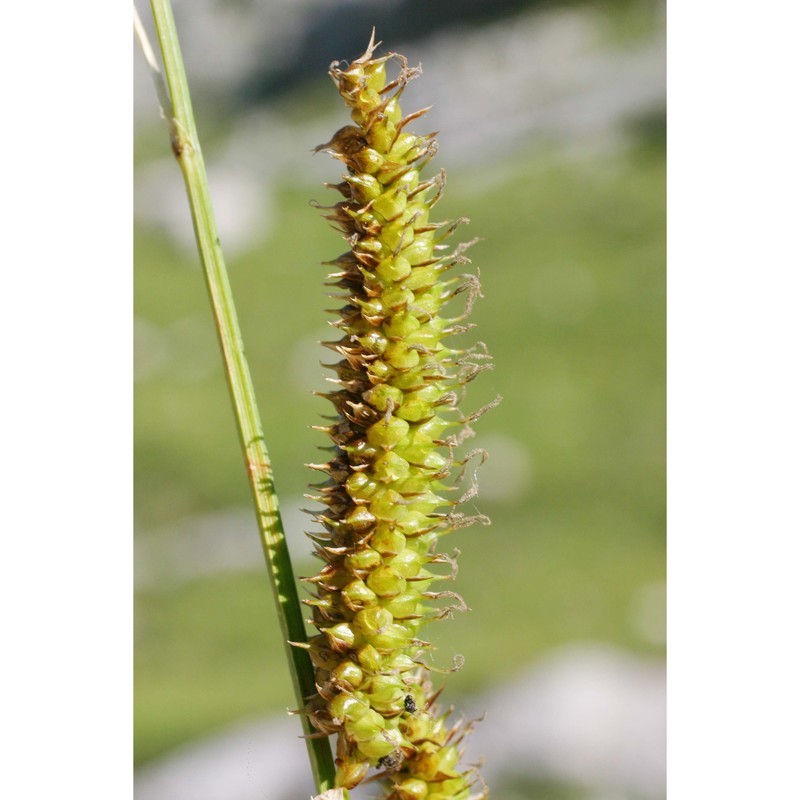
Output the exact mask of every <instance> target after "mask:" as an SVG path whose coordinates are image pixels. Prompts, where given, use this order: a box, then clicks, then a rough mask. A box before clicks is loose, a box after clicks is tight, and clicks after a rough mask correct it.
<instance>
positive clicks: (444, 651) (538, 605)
mask: <svg viewBox="0 0 800 800" xmlns="http://www.w3.org/2000/svg"><path fill="white" fill-rule="evenodd" d="M659 133H660V132H659ZM647 141H648V142H650V144H648V143H647V142H645V143H644V144H643V145H642V146H640V147H637V148H634V149H632V150H630V151H626V152H624V153H620V154H619V155H616V156H607V155H605V156H603V157H594V158H591V157H585V158H582V159H576V158H572V159H566V158H563V157H561V156H558V155H557V154H555V155H554V154H546V153H542V152H537V153H535V154H529V155H528V156H527V157H525V156H520V157H517V158H515V159H514V161H513V162H511V163H505V164H500V165H497V166H492V167H491V168H489V167H483V168H480V167H479V168H477V169H475V170H470V171H469V173H467V172H466V171H464V170H461V171H455V170H454V171H450V172H449V174H448V178H449V185H448V191H447V194H446V197H445V199H444V200H443V201H442V203H441V204H440V206H439V207H438V208H437V212H438V216H439V218H445V217H453V216H459V215H462V214H468V215H469V216H470V217H471V219H472V224H471V226H470V227H469V228H468V229H467V231H466V233H465V235H464V236H463V237H462V238H467V237H468V236H474V235H479V236H481V238H482V240H483V241H482V242H481V243H480V244H478V245H476V246H475V247H474V248H473V250H472V251H471V253H470V254H471V256H472V257H473V260H474V262H475V264H474V266H475V267H479V268H480V270H481V276H482V282H483V288H484V293H485V295H486V299H485V300H483V301H481V302H480V303H478V305H477V306H476V309H475V313H474V314H473V317H472V321H473V322H476V323H477V324H478V328H477V330H476V331H474V332H473V334H474V335H472V334H471V336H472V340H473V341H474V340H475V339H476V338H480V339H482V340H484V341H486V342H487V343H488V344H489V347H490V350H491V352H492V353H493V355H494V357H495V361H496V369H495V370H494V371H493V372H491V373H487V374H484V375H482V376H481V377H480V378H479V379H478V380H477V381H475V383H473V384H471V386H470V392H469V394H468V397H467V401H466V403H465V408H466V409H468V410H469V409H472V408H477V407H479V406H480V405H481V404H482V403H484V402H487V401H488V400H490V399H491V398H492V397H494V395H495V394H496V393H501V394H502V395H504V398H505V399H504V402H503V403H502V404H501V406H500V407H499V408H498V409H496V410H495V411H493V412H492V413H491V414H489V415H487V416H486V417H484V418H483V419H482V420H481V421H480V423H479V424H478V425H477V426H476V428H477V430H478V437H477V438H476V440H475V443H476V444H477V445H480V444H481V441H482V440H484V439H490V440H491V439H492V438H494V439H495V440H497V439H498V437H499V438H500V440H501V441H504V442H511V443H512V445H513V446H514V448H516V449H515V451H514V452H516V453H517V455H518V456H520V457H521V458H523V461H524V462H525V463H526V464H527V469H528V470H529V471H530V475H531V477H530V479H529V480H527V481H526V482H525V483H524V485H523V486H522V487H521V488H519V487H518V488H516V489H513V488H512V489H510V490H509V491H508V492H507V493H506V494H505V496H504V495H503V492H502V486H503V484H504V482H505V483H508V484H509V485H513V484H514V479H513V476H506V475H505V474H504V473H503V463H502V460H503V459H502V457H501V458H499V459H498V460H492V459H490V461H489V462H487V464H486V466H485V467H484V469H485V470H487V471H488V470H492V473H491V474H492V481H493V484H494V485H496V486H497V485H499V486H500V492H499V494H498V492H497V490H495V491H494V492H493V493H492V496H495V497H497V498H498V499H496V500H495V501H492V500H491V496H490V498H489V499H482V498H480V497H479V498H478V501H477V504H476V505H477V508H478V509H479V510H480V511H481V512H484V513H487V514H489V515H490V516H491V517H492V519H493V525H492V527H489V528H484V527H480V526H476V527H473V528H470V529H468V530H466V531H461V532H459V533H458V534H457V535H456V536H454V537H453V538H452V541H448V540H447V539H446V540H445V542H444V546H446V547H448V548H450V549H452V547H458V548H460V549H461V551H462V555H461V558H460V566H461V572H460V574H459V577H458V582H457V586H456V588H457V590H458V591H459V592H460V593H462V594H463V595H464V597H465V599H466V600H467V602H468V604H469V605H470V606H471V608H472V609H473V611H472V612H471V613H469V614H465V615H459V616H457V617H456V618H455V619H453V620H451V621H448V622H446V623H442V624H440V625H439V624H437V625H436V626H435V627H434V628H432V629H431V630H430V638H431V639H432V640H433V641H434V643H435V644H436V645H437V646H438V650H437V653H436V654H435V659H436V663H437V664H439V665H441V666H447V665H449V663H450V661H451V659H452V656H453V655H454V654H455V653H463V654H464V655H465V656H466V659H467V661H466V668H465V669H464V670H462V671H461V672H459V673H457V674H454V675H452V676H451V677H450V678H449V680H448V697H449V698H450V699H452V698H453V697H456V696H457V695H458V694H459V693H460V692H465V691H472V690H476V689H479V688H481V687H486V686H488V685H490V684H493V683H495V682H497V681H499V680H502V679H503V677H505V676H510V675H512V674H514V673H515V671H517V670H518V669H519V668H521V667H522V666H523V664H525V663H526V662H528V661H529V660H530V659H532V658H535V657H536V656H537V655H539V654H541V653H542V652H543V650H545V649H546V648H548V647H551V646H554V645H557V644H559V643H563V642H566V641H570V640H574V639H596V640H604V641H610V642H615V643H618V644H621V645H624V646H627V647H630V648H633V649H637V650H640V651H645V652H658V653H660V652H662V648H661V646H660V645H653V644H651V643H649V642H648V641H647V640H646V639H645V638H643V637H642V636H641V633H640V632H639V631H638V629H637V628H636V627H635V626H634V625H632V624H631V613H632V603H634V600H635V597H636V596H637V592H638V591H639V590H640V589H641V588H642V587H644V586H647V585H650V584H652V583H654V582H660V581H663V579H664V490H665V464H664V460H665V454H664V419H665V412H664V402H665V397H664V391H665V390H664V380H665V343H664V336H665V276H664V249H665V242H664V217H665V198H664V194H665V190H664V181H665V175H664V172H665V169H664V154H663V150H662V148H661V146H660V144H659V142H658V136H654V137H653V136H651V137H650V138H649V139H648V140H647ZM442 163H444V157H442ZM445 166H446V164H445ZM336 174H337V173H336V168H335V166H333V165H332V167H331V179H334V178H335V175H336ZM212 189H213V187H212ZM310 197H316V198H317V199H319V200H320V201H325V200H326V199H328V200H330V198H326V196H325V191H324V190H323V189H317V188H310V187H299V188H298V187H295V188H289V187H284V188H282V189H281V191H280V196H279V199H278V202H277V203H276V204H275V208H276V209H277V212H276V213H277V219H274V220H272V227H271V230H272V233H271V234H270V235H269V236H268V238H267V239H266V240H265V241H264V242H263V243H262V244H261V245H260V246H259V247H258V248H256V249H254V250H253V251H252V252H249V253H246V254H244V255H242V256H240V257H238V258H236V259H235V260H233V261H231V263H230V268H231V282H232V285H233V291H234V295H235V297H236V299H237V303H238V305H239V314H240V321H241V325H242V329H243V335H244V339H245V343H246V346H247V352H248V357H249V359H250V365H251V369H252V371H253V373H254V378H255V382H256V391H257V395H258V398H259V403H260V405H261V410H262V416H263V419H264V425H265V428H266V431H267V444H268V447H269V449H270V454H271V456H272V459H273V462H274V466H275V472H276V478H277V487H278V491H279V492H280V493H281V496H282V497H283V498H284V500H285V499H286V498H296V497H299V496H300V495H301V494H302V493H303V491H305V484H306V483H307V482H308V481H309V480H312V479H313V474H312V473H310V472H309V471H308V470H306V469H305V468H303V466H302V462H304V461H313V460H316V459H317V458H318V452H317V451H316V450H315V447H316V446H318V445H322V444H324V443H325V442H324V441H323V439H322V436H321V434H316V433H314V432H313V431H310V430H309V429H308V426H309V425H310V424H315V422H316V421H317V417H318V415H319V414H320V413H327V409H326V408H325V404H324V403H323V401H321V400H319V399H317V398H314V397H313V396H311V395H310V393H309V391H310V390H311V389H312V388H318V387H319V386H320V380H321V377H322V373H323V371H322V370H321V369H319V368H318V367H317V366H316V362H317V360H331V359H329V358H328V356H327V352H328V351H325V350H324V349H323V348H321V347H319V346H317V345H315V344H314V342H315V341H316V340H317V339H320V338H326V337H327V334H326V329H325V319H327V317H326V316H324V315H323V313H322V309H324V308H326V307H328V305H329V302H328V301H327V300H326V298H325V296H324V291H325V290H324V289H323V287H322V276H323V274H324V268H322V267H320V266H319V264H318V262H320V261H324V260H328V259H331V258H334V257H335V256H337V255H338V254H339V253H341V252H343V251H344V249H345V247H344V246H343V244H342V243H341V241H340V240H339V239H338V238H337V235H336V234H335V233H334V232H332V231H331V230H330V229H329V228H328V227H327V226H326V224H325V222H324V221H322V220H321V219H320V218H319V215H318V214H317V213H315V212H314V211H313V210H311V209H309V207H308V199H309V198H310ZM330 201H331V202H333V200H330ZM222 244H223V248H224V246H225V242H224V241H223V243H222ZM136 262H137V263H136V280H135V313H136V316H137V321H138V322H137V324H138V330H139V333H141V334H142V335H141V336H139V335H138V334H137V340H138V342H139V349H138V353H137V359H138V361H139V364H140V366H141V367H142V371H141V373H140V374H141V379H140V380H138V381H137V384H136V405H135V414H136V417H135V428H136V442H135V476H136V498H135V514H136V522H137V526H138V527H139V528H140V529H142V530H145V529H146V530H149V529H152V528H154V527H157V526H160V525H164V524H166V523H169V522H172V521H175V520H178V519H180V518H181V517H184V516H186V515H188V514H196V513H202V512H204V511H212V510H215V509H220V508H226V507H241V506H245V507H246V506H248V505H249V498H248V494H247V487H246V482H245V480H244V474H243V468H242V465H241V456H240V454H239V451H238V447H237V443H236V434H235V429H234V424H233V420H232V414H231V411H230V407H229V400H228V398H227V390H226V387H225V385H224V380H223V377H222V370H221V367H220V364H219V356H218V353H217V352H216V344H215V341H214V338H213V336H214V335H213V327H212V321H211V315H210V313H209V309H208V301H207V299H206V297H205V293H204V292H205V290H204V287H203V284H202V276H201V273H200V268H199V266H198V265H197V264H196V258H195V256H194V254H192V253H186V252H184V251H181V250H177V249H175V247H174V246H173V245H172V244H171V243H170V242H169V241H168V240H166V239H164V238H161V237H159V236H158V235H157V234H154V233H152V232H150V231H143V230H140V229H137V232H136ZM502 449H503V448H501V451H502ZM520 454H521V455H520ZM253 535H254V537H255V536H256V534H255V527H254V534H253ZM224 536H225V531H224V530H221V531H220V537H224ZM256 546H257V544H255V543H254V547H256ZM310 569H312V567H311V566H310V565H308V564H301V565H300V569H299V570H298V571H299V572H300V573H301V574H302V573H304V572H308V571H309V570H310ZM271 603H272V601H271V596H270V594H269V587H268V583H267V578H266V573H264V574H262V573H257V572H252V573H248V572H243V573H237V574H230V575H219V576H216V577H210V578H204V579H198V580H196V581H192V582H190V583H183V584H177V585H174V586H159V587H151V588H148V589H142V590H140V591H138V592H137V597H136V651H135V652H136V656H135V658H136V663H135V667H136V692H135V714H136V729H135V745H136V759H137V761H139V762H142V761H144V760H147V759H149V758H152V757H154V756H156V755H158V754H160V753H162V752H164V751H165V750H167V749H169V748H170V747H173V746H175V745H177V744H179V743H180V742H183V741H186V740H188V739H190V738H192V737H195V736H198V735H200V734H203V733H206V732H208V731H210V730H212V729H214V728H216V727H218V726H221V725H224V724H226V723H229V722H231V721H233V720H235V719H237V718H240V717H242V716H247V715H258V714H263V713H266V712H267V711H279V710H282V709H285V708H286V705H287V703H290V702H291V699H290V698H291V696H292V695H291V690H290V685H289V679H288V676H287V675H286V665H285V662H284V655H283V651H282V648H281V646H280V644H279V642H278V638H277V637H278V633H277V623H276V621H275V619H274V616H275V615H274V611H273V610H272V607H271ZM298 731H299V729H298Z"/></svg>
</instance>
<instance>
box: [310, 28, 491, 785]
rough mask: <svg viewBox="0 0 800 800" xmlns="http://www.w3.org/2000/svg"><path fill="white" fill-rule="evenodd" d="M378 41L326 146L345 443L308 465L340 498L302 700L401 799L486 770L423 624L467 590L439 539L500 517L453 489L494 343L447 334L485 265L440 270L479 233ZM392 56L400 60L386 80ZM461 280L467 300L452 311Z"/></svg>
mask: <svg viewBox="0 0 800 800" xmlns="http://www.w3.org/2000/svg"><path fill="white" fill-rule="evenodd" d="M374 48H375V45H374V43H373V42H370V46H369V48H368V49H367V52H366V53H365V54H364V55H363V56H362V57H361V58H359V59H358V60H356V61H354V62H352V63H351V64H350V65H349V66H347V67H346V68H340V66H339V64H338V63H334V64H333V65H332V66H331V71H330V74H331V76H332V78H333V80H334V82H335V83H336V85H337V87H338V89H339V92H340V93H341V95H342V97H343V98H344V100H345V102H346V103H347V105H348V106H349V107H350V109H351V111H352V113H351V117H352V120H353V124H352V125H347V126H346V127H344V128H341V129H340V130H339V131H338V132H337V133H336V134H335V135H334V136H333V138H332V139H331V141H330V142H328V143H327V144H325V145H321V146H320V147H319V148H318V149H319V150H326V151H327V152H329V153H331V154H332V155H333V156H334V157H335V158H337V159H339V160H340V161H341V162H343V164H344V165H345V166H346V167H347V174H345V175H344V176H343V180H342V182H341V183H339V184H338V185H336V186H335V187H333V188H335V189H337V190H338V191H339V192H340V193H341V194H342V195H343V196H344V198H345V199H344V200H343V201H341V202H339V203H337V204H336V205H334V206H332V207H330V208H328V209H327V210H328V212H329V213H328V214H327V215H326V216H327V218H328V219H330V220H332V221H333V222H334V223H335V224H336V225H337V226H338V228H339V229H340V230H342V232H343V233H344V236H345V239H346V241H347V243H348V245H349V247H350V249H349V251H348V252H346V253H345V254H344V255H342V256H340V257H339V258H338V259H336V260H335V261H333V262H330V263H331V264H333V265H334V266H335V268H336V271H335V272H334V273H333V274H331V275H330V276H329V278H330V279H331V281H332V284H331V285H334V286H337V287H339V288H340V289H341V290H342V291H341V294H339V295H336V296H337V297H340V298H341V299H342V300H343V301H344V303H345V305H344V306H343V307H342V308H341V309H339V310H338V311H337V312H336V313H337V320H336V321H335V322H334V323H333V324H334V326H335V327H336V328H338V329H339V330H340V331H341V333H342V337H341V338H340V339H338V340H337V341H334V342H328V343H327V345H328V346H329V347H331V348H332V349H333V350H334V351H335V352H336V353H338V354H339V356H340V360H339V361H338V362H337V363H335V364H333V365H331V368H332V369H333V370H334V371H335V372H336V378H335V379H333V382H334V384H336V389H335V390H334V391H332V392H330V393H329V394H327V395H326V397H327V398H328V399H329V400H330V401H331V403H332V404H333V406H334V408H335V410H336V415H335V417H331V418H330V424H329V425H327V426H325V427H324V428H322V430H324V431H325V432H326V433H327V434H328V435H329V436H330V438H331V439H332V441H333V446H332V448H331V450H332V454H331V457H330V460H329V461H328V462H327V463H324V464H317V465H311V466H313V467H315V468H316V469H319V470H322V471H323V472H325V473H327V480H325V481H324V482H323V483H321V484H319V485H316V486H315V487H314V488H315V489H316V493H315V494H314V495H313V498H314V499H315V500H318V501H320V502H322V503H324V504H325V505H326V506H327V508H326V510H325V511H324V512H322V513H319V514H318V515H317V518H318V520H319V521H320V522H321V523H322V524H323V526H324V528H325V529H326V533H325V534H324V535H320V536H316V537H315V538H316V540H317V548H316V550H317V554H318V555H319V557H321V558H322V560H323V561H324V562H325V565H324V567H323V568H322V570H321V571H320V572H319V573H318V574H317V575H315V576H313V577H311V578H307V579H306V580H308V581H309V582H310V583H312V584H313V585H314V588H315V594H314V597H313V599H309V600H306V601H305V602H307V603H308V605H310V606H312V607H313V610H314V618H313V622H314V625H315V626H316V628H317V629H318V631H319V634H318V635H316V636H314V637H313V638H312V639H311V640H310V642H309V645H308V647H309V650H310V654H311V658H312V660H313V662H314V664H315V667H316V670H317V672H316V681H317V687H318V692H319V693H318V695H317V696H316V697H314V698H313V699H311V700H310V702H309V705H308V707H307V709H306V711H307V713H309V715H310V717H311V720H312V722H313V724H314V726H315V727H316V728H317V729H318V730H319V731H320V732H321V733H323V734H332V733H335V734H337V736H338V742H337V748H336V765H337V777H336V781H337V785H339V786H343V787H347V788H351V787H353V786H355V785H357V784H358V783H359V782H360V781H361V780H362V779H363V778H364V777H365V776H366V775H367V773H368V771H369V769H370V768H371V767H376V768H378V769H379V770H382V771H383V772H384V776H385V778H386V779H387V781H388V782H389V789H388V792H389V794H388V797H390V798H392V800H441V799H442V798H448V799H449V800H466V798H468V797H469V796H470V786H471V785H473V784H474V783H475V782H476V780H477V776H476V773H475V772H474V770H472V769H461V768H459V766H458V761H459V753H458V752H457V746H458V742H459V741H460V739H461V737H462V736H463V734H464V730H462V729H461V728H460V727H459V726H458V725H456V726H455V727H454V728H448V726H447V724H446V720H445V717H446V715H442V714H440V713H439V712H438V711H437V709H436V707H435V706H434V700H435V694H434V693H433V690H432V687H431V682H430V680H429V677H428V675H429V671H428V669H427V667H426V666H425V665H424V663H423V661H422V660H421V659H422V656H423V654H424V651H425V650H426V649H427V648H428V647H430V645H429V644H428V643H427V642H424V641H423V640H422V639H421V638H420V628H421V627H422V625H423V624H425V623H426V622H428V621H430V620H431V619H435V618H439V617H442V616H445V615H446V614H447V613H449V611H450V609H451V608H453V607H455V608H459V607H462V608H463V607H464V606H463V601H462V600H461V598H460V597H458V595H456V594H455V593H453V592H449V591H433V590H432V586H433V584H434V583H435V582H437V581H442V580H448V579H450V578H451V577H452V576H453V573H454V569H452V566H453V561H452V558H450V557H449V556H446V555H443V554H437V553H436V542H437V539H438V538H439V537H440V536H442V535H443V534H445V533H448V532H450V531H452V530H454V529H455V528H458V527H462V526H463V525H465V524H469V522H472V521H475V520H479V521H481V522H486V521H487V520H485V518H483V517H472V518H470V517H466V516H465V515H463V514H461V513H458V512H456V511H455V510H454V507H455V506H456V505H457V504H458V503H459V502H461V501H463V500H464V499H465V497H461V499H460V500H455V499H451V498H452V496H453V493H454V492H455V493H456V494H458V493H459V492H460V490H459V489H458V488H457V487H456V486H454V485H452V482H451V483H448V482H447V478H448V477H449V476H450V474H451V470H453V469H454V465H457V466H459V467H460V466H463V465H464V464H465V463H466V461H467V460H468V459H469V457H470V456H472V455H475V454H476V453H478V452H480V451H475V452H473V453H472V454H470V456H467V457H466V458H462V459H461V460H458V459H456V457H455V456H454V448H455V447H457V445H458V444H460V442H461V440H462V439H463V438H465V437H466V436H467V435H469V434H470V433H471V430H470V429H469V422H471V421H472V420H473V419H475V418H476V417H477V414H473V415H471V416H469V417H465V416H464V415H463V414H462V413H460V411H459V410H458V407H457V406H458V400H459V398H460V395H461V392H462V388H463V386H464V384H466V383H467V382H468V381H469V380H471V378H473V377H474V376H475V375H476V374H477V373H478V372H479V371H481V370H482V369H484V368H486V367H487V366H488V361H487V359H488V356H487V355H486V354H485V351H484V349H483V347H482V346H476V347H474V348H472V349H471V350H456V349H452V348H451V347H449V346H448V345H446V344H445V341H447V340H448V337H449V336H451V335H453V334H457V333H461V332H463V331H464V330H466V326H464V325H462V324H460V323H461V322H462V320H463V318H464V316H466V313H467V312H468V310H469V307H470V306H471V301H472V298H473V297H474V295H475V294H476V293H477V292H478V285H477V280H476V279H475V278H474V277H473V276H466V275H462V276H460V277H455V278H449V279H446V278H445V277H443V276H445V274H446V273H447V271H448V270H449V269H451V268H452V267H454V266H455V265H458V264H463V263H466V262H467V259H466V258H465V257H464V255H463V251H464V249H466V247H465V246H464V245H462V246H460V247H457V248H455V250H452V251H451V250H449V249H448V247H447V246H445V245H443V244H441V241H442V240H443V239H444V238H445V237H446V236H448V235H449V234H450V233H451V232H452V231H453V230H454V229H455V227H456V225H457V223H455V224H454V223H449V222H445V223H438V224H436V223H432V222H431V221H430V220H429V213H430V210H431V207H432V206H433V205H434V204H435V202H436V201H437V200H438V198H439V196H440V195H441V192H442V189H443V186H444V175H443V173H441V174H439V175H436V176H435V177H433V178H430V179H427V180H424V179H422V178H421V177H420V169H421V168H422V167H423V166H424V165H425V164H426V163H427V162H428V161H429V160H430V158H431V157H432V156H433V155H434V153H435V150H436V143H435V138H434V135H433V134H430V135H425V136H419V135H416V134H413V133H410V132H408V131H407V130H406V125H407V123H408V122H410V121H411V120H413V119H416V118H417V117H419V116H421V115H422V113H424V111H423V112H418V113H415V114H410V115H408V116H405V117H404V116H403V113H402V111H401V109H400V104H399V98H400V95H401V93H402V91H403V89H404V87H405V85H406V83H407V82H408V81H409V80H410V79H411V78H413V77H414V76H415V74H416V72H417V70H413V69H409V68H408V66H407V62H406V60H405V59H404V58H402V57H401V56H396V55H394V54H392V55H390V56H386V57H383V58H372V55H373V52H374ZM390 60H396V61H397V62H398V63H399V74H398V76H397V77H396V78H395V79H393V80H391V81H388V82H387V77H386V65H387V62H389V61H390ZM461 292H465V294H466V297H467V302H466V305H467V309H466V311H465V312H464V313H463V314H461V315H459V316H458V317H456V318H454V319H447V318H445V317H443V316H441V315H440V312H441V310H442V307H443V306H444V305H445V304H446V303H447V302H448V300H450V299H451V298H453V297H454V296H455V295H457V294H459V293H461ZM482 455H483V454H482V453H481V456H482ZM456 471H457V472H461V473H463V470H459V469H456ZM456 483H457V481H456ZM473 493H474V491H473V490H472V489H469V490H467V492H466V495H465V496H471V495H472V494H473ZM448 567H450V568H449V569H448ZM441 598H453V602H452V603H451V606H450V608H447V607H445V608H442V607H441V606H437V605H434V603H435V601H436V600H439V599H441Z"/></svg>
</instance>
